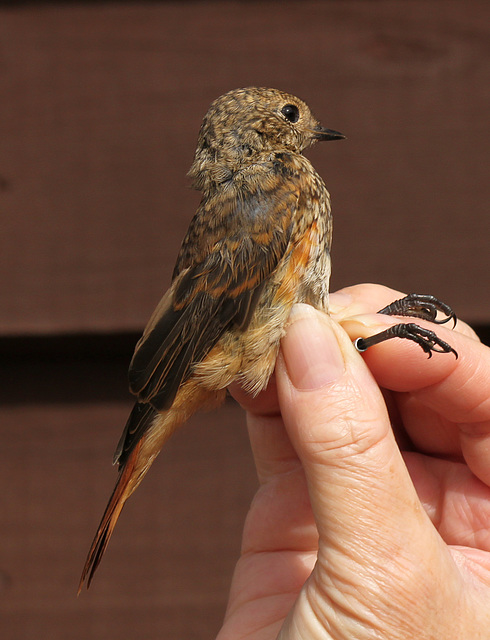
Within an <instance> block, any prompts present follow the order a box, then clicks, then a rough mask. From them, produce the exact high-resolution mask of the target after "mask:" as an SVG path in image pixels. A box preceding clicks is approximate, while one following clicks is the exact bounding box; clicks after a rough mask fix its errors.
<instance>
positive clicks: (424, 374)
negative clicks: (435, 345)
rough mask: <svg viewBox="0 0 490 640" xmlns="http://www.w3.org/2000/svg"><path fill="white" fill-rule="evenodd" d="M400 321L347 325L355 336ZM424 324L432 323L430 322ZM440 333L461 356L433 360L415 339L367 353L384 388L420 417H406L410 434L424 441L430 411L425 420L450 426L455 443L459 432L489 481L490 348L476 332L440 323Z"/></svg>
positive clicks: (368, 319)
mask: <svg viewBox="0 0 490 640" xmlns="http://www.w3.org/2000/svg"><path fill="white" fill-rule="evenodd" d="M399 321H400V320H399V319H397V318H390V317H385V316H380V315H364V316H357V317H355V318H351V319H347V320H345V321H344V322H342V326H343V327H344V329H345V330H346V331H347V333H348V334H349V336H350V337H351V339H355V338H357V337H367V336H368V335H372V334H373V333H377V332H379V331H382V330H383V329H384V328H386V326H387V325H389V324H393V323H396V322H399ZM419 324H421V325H422V326H426V327H429V328H430V327H431V324H430V323H427V322H422V321H421V322H420V323H419ZM432 328H434V327H433V325H432ZM436 332H437V334H438V335H439V337H441V338H442V339H443V340H445V341H447V342H449V343H450V344H451V346H452V347H454V349H456V351H457V352H458V354H459V358H458V359H457V360H456V359H455V358H454V357H453V356H452V355H451V354H434V356H433V357H432V358H430V359H428V358H427V356H426V354H424V353H423V352H422V351H421V350H420V348H418V346H417V345H415V344H413V343H409V342H408V341H406V340H389V341H387V342H384V343H382V344H379V345H376V346H375V347H373V348H371V349H368V350H367V351H366V353H365V355H364V358H365V361H366V364H367V365H368V367H369V368H370V370H371V372H372V373H373V375H374V377H375V379H376V381H377V382H378V384H379V385H380V386H381V387H384V388H386V389H390V390H392V391H396V392H399V393H402V398H403V402H404V403H405V411H407V410H411V411H412V414H413V416H415V418H416V420H415V421H414V422H411V423H410V421H408V423H407V420H405V426H406V428H407V430H408V431H409V435H411V437H413V436H414V435H415V436H417V437H418V438H419V440H420V438H421V437H422V438H423V437H424V433H423V430H427V429H430V428H431V425H430V424H428V423H427V421H426V423H425V424H424V422H423V421H422V420H421V418H422V417H423V416H424V411H425V418H427V416H431V417H432V422H433V424H434V427H435V428H440V427H441V425H442V427H443V429H445V430H446V433H442V435H441V437H443V438H444V437H447V439H448V440H449V441H452V440H454V435H455V434H456V436H457V440H458V442H459V446H460V451H461V454H462V455H463V457H464V459H465V461H466V463H467V464H468V466H469V467H470V469H471V470H472V471H473V473H474V474H475V475H476V476H478V477H479V478H480V479H481V480H482V481H483V482H485V483H486V484H488V485H490V464H489V462H490V348H488V347H486V346H485V345H483V344H481V343H480V342H479V341H478V340H476V339H474V338H473V337H472V335H471V334H470V335H466V333H462V332H459V331H451V330H449V329H447V328H446V327H441V326H437V328H436ZM407 397H408V399H409V403H408V404H407ZM421 409H422V411H421ZM409 418H410V416H409ZM411 429H412V433H410V430H411ZM421 430H422V431H421ZM417 431H418V433H417ZM428 439H430V435H429V436H428ZM441 448H442V449H444V447H441Z"/></svg>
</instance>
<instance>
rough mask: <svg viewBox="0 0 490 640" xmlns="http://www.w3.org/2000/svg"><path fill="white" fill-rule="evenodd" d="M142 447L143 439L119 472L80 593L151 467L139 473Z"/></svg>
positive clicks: (89, 554)
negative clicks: (123, 510) (125, 507)
mask: <svg viewBox="0 0 490 640" xmlns="http://www.w3.org/2000/svg"><path fill="white" fill-rule="evenodd" d="M140 448H141V441H140V442H139V443H138V444H137V445H136V447H135V448H134V449H133V451H132V452H131V454H130V456H129V458H128V460H127V461H126V463H125V464H124V466H123V467H122V468H121V471H120V472H119V477H118V479H117V482H116V486H115V487H114V491H113V492H112V495H111V497H110V499H109V502H108V504H107V507H106V509H105V511H104V515H103V516H102V520H101V521H100V524H99V528H98V529H97V533H96V534H95V537H94V539H93V541H92V545H91V547H90V550H89V552H88V555H87V559H86V561H85V566H84V567H83V571H82V577H81V578H80V584H79V585H78V595H80V591H81V590H82V587H83V583H84V582H85V579H87V588H88V587H89V586H90V583H91V582H92V578H93V577H94V573H95V571H96V569H97V567H98V566H99V564H100V561H101V560H102V556H103V555H104V551H105V550H106V548H107V545H108V544H109V540H110V539H111V536H112V532H113V531H114V527H115V526H116V523H117V520H118V518H119V515H120V514H121V511H122V508H123V507H124V504H125V502H126V500H127V499H128V498H129V496H130V495H131V494H132V493H133V491H134V490H135V489H136V487H137V486H138V485H139V483H140V482H141V480H142V479H143V475H144V474H145V473H146V471H147V470H148V469H149V466H150V465H148V466H147V467H146V468H145V469H144V471H143V473H139V474H137V470H136V464H137V461H138V454H139V451H140Z"/></svg>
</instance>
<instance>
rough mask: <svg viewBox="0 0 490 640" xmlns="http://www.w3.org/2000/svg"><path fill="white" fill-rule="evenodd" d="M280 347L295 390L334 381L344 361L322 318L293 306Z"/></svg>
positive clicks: (308, 309) (303, 307) (306, 308)
mask: <svg viewBox="0 0 490 640" xmlns="http://www.w3.org/2000/svg"><path fill="white" fill-rule="evenodd" d="M290 322H291V324H290V325H289V327H288V328H287V331H286V335H285V336H284V338H283V339H282V342H281V347H282V353H283V356H284V361H285V363H286V368H287V371H288V375H289V378H290V380H291V382H292V383H293V385H294V386H295V387H296V388H297V389H301V390H306V389H311V390H313V389H319V388H320V387H323V386H325V385H327V384H331V383H332V382H334V381H335V380H338V378H340V376H341V375H342V374H343V372H344V359H343V357H342V353H341V351H340V348H339V344H338V342H337V338H336V335H335V333H334V331H333V329H332V325H331V320H330V318H329V317H328V316H327V315H326V314H323V315H322V314H321V312H319V311H315V309H313V307H310V306H309V305H306V304H300V305H295V306H294V307H293V311H292V313H291V316H290Z"/></svg>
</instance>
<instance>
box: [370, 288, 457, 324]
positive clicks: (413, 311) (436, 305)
mask: <svg viewBox="0 0 490 640" xmlns="http://www.w3.org/2000/svg"><path fill="white" fill-rule="evenodd" d="M438 312H441V313H443V314H444V316H445V317H444V318H441V319H440V320H438V319H437V313H438ZM378 313H383V314H385V315H387V316H407V317H411V318H421V319H423V320H428V321H429V322H434V323H435V324H444V323H446V322H449V321H450V320H452V321H453V328H454V327H455V326H456V322H457V318H456V314H455V313H454V311H453V310H452V309H451V307H450V306H449V305H448V304H446V303H445V302H442V301H441V300H439V299H438V298H436V297H435V296H432V295H430V294H424V293H409V294H408V295H407V296H405V297H404V298H400V299H399V300H395V301H394V302H392V303H391V304H389V305H387V306H386V307H383V309H381V310H380V311H378Z"/></svg>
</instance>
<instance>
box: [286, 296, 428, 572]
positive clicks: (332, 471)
mask: <svg viewBox="0 0 490 640" xmlns="http://www.w3.org/2000/svg"><path fill="white" fill-rule="evenodd" d="M281 349H282V354H281V356H280V357H279V359H278V366H277V384H278V397H279V402H280V406H281V412H282V415H283V418H284V422H285V425H286V429H287V431H288V434H289V437H290V439H291V442H292V443H293V446H294V447H295V449H296V452H297V454H298V456H299V458H300V459H301V462H302V464H303V467H304V470H305V474H306V478H307V482H308V491H309V494H310V500H311V505H312V508H313V512H314V515H315V519H316V523H317V527H318V532H319V537H320V550H322V549H323V551H327V553H328V550H329V549H330V551H333V555H334V556H335V555H336V554H337V559H338V551H339V545H340V547H341V548H342V550H343V551H344V552H345V554H346V555H350V558H351V559H353V558H354V557H360V556H359V554H361V556H362V558H363V562H366V561H367V564H369V565H371V566H372V563H375V564H377V563H378V562H381V561H383V562H386V558H387V555H388V557H389V558H391V557H392V554H393V553H395V552H396V550H397V549H400V550H403V551H404V552H407V551H408V549H407V544H408V545H410V544H411V543H410V542H409V541H410V540H411V541H413V544H417V545H424V544H426V545H427V542H428V540H427V538H429V539H430V538H432V543H434V542H435V539H434V534H435V530H433V528H432V525H431V523H430V521H429V519H428V517H427V516H426V514H425V512H424V510H423V509H422V506H421V504H420V502H419V500H418V497H417V494H416V492H415V489H414V487H413V485H412V482H411V480H410V476H409V474H408V471H407V469H406V467H405V464H404V462H403V458H402V456H401V453H400V451H399V449H398V447H397V445H396V442H395V439H394V436H393V433H392V430H391V426H390V421H389V417H388V414H387V410H386V407H385V403H384V400H383V396H382V394H381V392H380V390H379V388H378V386H377V384H376V382H375V380H374V379H373V377H372V376H371V374H370V372H369V370H368V368H367V367H366V365H365V364H364V361H363V359H362V357H361V356H360V355H359V354H358V353H357V351H356V350H355V349H354V347H353V345H352V344H351V342H350V339H349V337H348V336H347V334H346V333H345V332H344V331H343V329H341V327H340V326H339V325H337V324H336V323H335V322H333V321H332V319H331V318H330V317H329V316H327V315H326V314H324V313H321V312H318V311H315V310H314V309H313V308H312V307H310V306H308V305H296V306H295V307H294V309H293V313H292V315H291V324H290V325H289V327H288V329H287V333H286V335H285V337H284V338H283V340H282V345H281ZM429 546H432V545H429ZM412 551H413V552H414V553H415V555H416V554H417V550H415V549H412ZM366 556H370V560H371V562H370V561H369V560H368V558H367V557H366ZM380 556H382V558H381V557H380ZM320 558H321V554H320V555H319V560H320ZM324 559H325V560H327V561H328V562H327V564H328V565H329V566H330V567H331V566H332V558H324Z"/></svg>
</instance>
